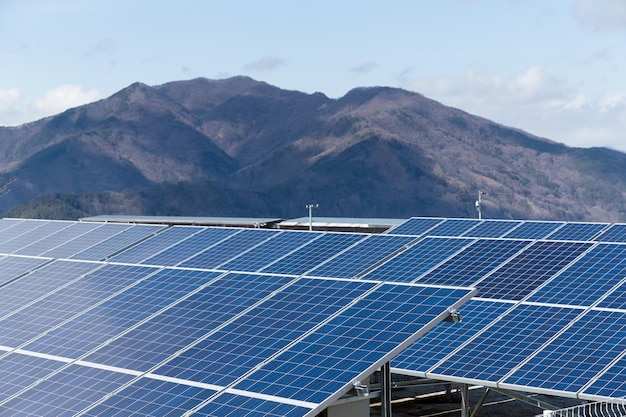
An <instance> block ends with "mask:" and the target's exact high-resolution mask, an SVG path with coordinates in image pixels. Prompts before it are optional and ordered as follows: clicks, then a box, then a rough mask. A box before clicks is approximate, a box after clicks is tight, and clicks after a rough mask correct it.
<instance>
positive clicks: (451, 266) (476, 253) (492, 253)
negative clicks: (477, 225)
mask: <svg viewBox="0 0 626 417" xmlns="http://www.w3.org/2000/svg"><path fill="white" fill-rule="evenodd" d="M529 243H530V241H527V240H491V239H481V240H478V241H475V242H474V243H473V244H471V245H470V246H468V247H466V248H465V249H463V250H462V251H461V252H459V253H458V254H456V255H454V256H453V257H452V258H450V259H448V260H447V261H446V262H445V263H443V264H442V265H440V266H439V267H437V268H435V269H434V270H432V271H431V272H429V273H428V274H426V275H424V276H422V277H421V278H419V279H418V280H417V282H419V283H420V284H433V285H452V286H472V285H474V284H475V283H476V282H477V281H479V280H480V279H481V278H482V277H484V276H485V275H486V274H487V273H489V272H491V271H492V270H493V269H495V268H496V267H498V266H500V265H501V264H502V263H504V262H505V261H507V260H508V259H509V258H511V257H513V256H514V255H515V254H517V253H518V252H519V251H521V250H522V249H524V248H525V247H526V246H528V244H529Z"/></svg>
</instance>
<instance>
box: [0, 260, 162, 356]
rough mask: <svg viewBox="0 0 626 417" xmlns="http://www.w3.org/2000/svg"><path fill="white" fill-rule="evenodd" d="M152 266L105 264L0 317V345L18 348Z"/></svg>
mask: <svg viewBox="0 0 626 417" xmlns="http://www.w3.org/2000/svg"><path fill="white" fill-rule="evenodd" d="M151 272H154V268H148V267H139V266H122V265H105V266H104V267H102V268H100V269H97V270H95V271H93V272H91V273H89V274H87V275H85V276H84V277H83V278H82V279H79V280H76V281H74V282H72V283H71V284H69V285H67V286H66V287H65V288H64V289H63V291H58V292H54V293H52V294H50V295H48V296H47V297H44V298H42V299H39V300H37V301H35V302H34V303H32V304H30V305H28V306H27V307H25V308H23V309H20V310H18V311H16V312H14V313H13V314H11V315H7V316H5V317H4V318H2V319H1V320H0V327H1V328H2V329H3V331H2V332H1V333H0V344H1V345H4V346H10V347H19V346H20V345H22V344H23V343H25V342H27V341H29V340H30V339H32V338H35V337H37V336H39V334H41V333H42V332H44V331H47V330H49V329H52V328H53V327H54V326H57V325H59V324H60V323H62V322H64V321H65V320H67V319H70V318H72V317H73V316H75V315H76V314H79V313H81V312H82V311H84V310H85V309H88V308H90V307H92V306H93V305H94V304H97V303H99V302H102V300H105V299H106V298H108V297H110V296H112V295H113V294H115V293H116V292H118V291H120V290H122V289H123V288H125V287H127V286H129V285H131V284H132V283H134V282H135V281H136V280H138V279H140V278H143V277H145V276H146V275H147V274H149V273H151Z"/></svg>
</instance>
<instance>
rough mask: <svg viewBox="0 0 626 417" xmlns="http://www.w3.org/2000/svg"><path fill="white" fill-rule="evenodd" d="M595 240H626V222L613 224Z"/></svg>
mask: <svg viewBox="0 0 626 417" xmlns="http://www.w3.org/2000/svg"><path fill="white" fill-rule="evenodd" d="M594 240H597V241H600V242H626V224H623V223H622V224H612V225H611V226H610V227H609V228H607V229H605V230H604V231H603V232H602V233H601V234H600V235H599V236H597V237H596V238H595V239H594Z"/></svg>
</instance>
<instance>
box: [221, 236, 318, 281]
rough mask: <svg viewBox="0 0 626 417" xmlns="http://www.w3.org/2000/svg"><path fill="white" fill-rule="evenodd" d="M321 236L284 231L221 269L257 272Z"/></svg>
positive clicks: (225, 264)
mask: <svg viewBox="0 0 626 417" xmlns="http://www.w3.org/2000/svg"><path fill="white" fill-rule="evenodd" d="M320 236H322V234H321V233H317V232H313V233H310V232H291V231H283V232H281V233H280V234H279V235H278V236H276V237H273V238H272V239H270V240H268V241H265V242H263V243H262V244H260V245H259V246H256V247H254V248H252V249H250V250H249V251H247V252H244V253H242V254H241V255H239V256H237V257H236V258H235V259H233V260H232V261H229V262H226V263H224V264H222V265H220V266H219V268H220V269H224V270H227V271H246V272H256V271H258V270H260V269H261V268H263V267H264V266H266V265H269V264H270V263H272V262H274V261H275V260H277V259H280V258H281V257H283V256H284V255H286V254H288V253H289V252H291V251H294V250H296V249H297V248H299V247H300V246H302V245H304V244H306V243H308V242H310V241H311V240H313V239H316V238H318V237H320Z"/></svg>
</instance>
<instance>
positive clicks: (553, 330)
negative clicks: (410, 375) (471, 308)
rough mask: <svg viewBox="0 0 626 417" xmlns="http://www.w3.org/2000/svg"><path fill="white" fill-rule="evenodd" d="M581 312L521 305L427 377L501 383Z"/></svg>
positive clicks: (428, 373) (465, 345) (470, 341)
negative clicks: (452, 377) (503, 378)
mask: <svg viewBox="0 0 626 417" xmlns="http://www.w3.org/2000/svg"><path fill="white" fill-rule="evenodd" d="M581 313H582V310H580V309H574V308H566V307H546V306H538V305H526V304H521V305H518V306H517V307H515V308H514V309H512V310H510V311H509V312H508V313H507V314H505V315H504V316H502V318H501V319H500V320H498V321H496V322H494V323H493V324H492V325H490V326H488V327H486V328H485V330H484V331H483V332H481V333H479V334H478V335H477V336H476V337H474V338H473V339H470V340H469V341H468V342H467V343H466V344H464V345H462V346H461V347H460V348H458V349H457V350H455V351H454V352H452V353H451V354H450V355H449V356H448V357H447V359H445V360H444V361H443V362H442V363H440V364H439V365H437V366H436V367H435V368H433V369H431V370H430V371H428V372H427V376H428V377H430V378H435V379H436V378H439V377H443V376H444V375H445V376H446V377H448V378H449V377H450V376H454V377H458V378H463V379H464V380H480V381H494V382H497V381H499V380H500V379H501V378H502V377H504V376H505V375H506V374H507V373H509V372H510V371H511V369H513V368H514V367H515V366H517V365H519V364H521V363H522V362H523V361H524V360H525V359H526V358H527V357H528V356H529V355H530V354H532V353H533V352H534V351H535V350H537V349H538V348H540V347H541V346H542V345H543V344H544V343H546V342H547V341H548V340H550V339H551V338H552V337H553V336H554V335H555V334H557V333H558V332H559V331H560V330H561V329H563V328H564V327H565V326H567V325H568V324H570V322H572V321H573V320H575V319H576V317H577V316H578V315H580V314H581Z"/></svg>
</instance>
